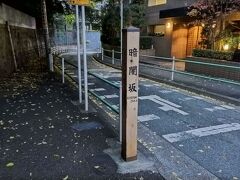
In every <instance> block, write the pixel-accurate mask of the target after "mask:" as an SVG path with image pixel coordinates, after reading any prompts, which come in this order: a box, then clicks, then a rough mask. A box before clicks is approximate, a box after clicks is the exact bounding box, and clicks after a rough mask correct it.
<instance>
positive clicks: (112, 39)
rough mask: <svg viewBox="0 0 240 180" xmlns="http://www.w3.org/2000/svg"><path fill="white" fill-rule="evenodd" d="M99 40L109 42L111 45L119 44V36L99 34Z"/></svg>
mask: <svg viewBox="0 0 240 180" xmlns="http://www.w3.org/2000/svg"><path fill="white" fill-rule="evenodd" d="M101 41H102V43H104V44H109V45H112V46H120V43H121V42H120V38H119V37H111V36H105V35H102V36H101Z"/></svg>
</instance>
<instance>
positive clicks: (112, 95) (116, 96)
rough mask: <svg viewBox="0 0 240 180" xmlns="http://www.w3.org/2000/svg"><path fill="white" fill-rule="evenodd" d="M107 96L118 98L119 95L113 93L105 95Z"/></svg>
mask: <svg viewBox="0 0 240 180" xmlns="http://www.w3.org/2000/svg"><path fill="white" fill-rule="evenodd" d="M104 96H105V97H106V98H108V99H111V98H118V97H119V96H118V95H117V94H111V95H104Z"/></svg>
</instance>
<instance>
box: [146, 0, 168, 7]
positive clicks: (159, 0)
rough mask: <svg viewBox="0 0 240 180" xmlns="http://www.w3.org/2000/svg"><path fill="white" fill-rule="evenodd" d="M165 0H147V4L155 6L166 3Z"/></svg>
mask: <svg viewBox="0 0 240 180" xmlns="http://www.w3.org/2000/svg"><path fill="white" fill-rule="evenodd" d="M166 3H167V0H148V6H157V5H162V4H166Z"/></svg>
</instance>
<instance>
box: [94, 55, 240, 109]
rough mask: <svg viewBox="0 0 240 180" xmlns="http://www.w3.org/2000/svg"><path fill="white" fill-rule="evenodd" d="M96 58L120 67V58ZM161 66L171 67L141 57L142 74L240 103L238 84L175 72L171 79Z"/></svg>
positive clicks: (161, 62)
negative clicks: (172, 79) (113, 59)
mask: <svg viewBox="0 0 240 180" xmlns="http://www.w3.org/2000/svg"><path fill="white" fill-rule="evenodd" d="M94 57H95V59H96V60H98V61H99V62H101V63H105V64H107V65H110V66H112V67H115V68H119V67H120V60H119V59H115V61H114V65H113V64H112V58H111V57H107V56H104V61H102V60H101V56H98V57H97V56H94ZM177 66H178V70H181V69H182V68H183V66H184V65H182V64H177ZM159 67H160V68H161V67H164V68H169V69H171V68H170V65H169V63H167V62H166V61H161V60H154V59H151V60H149V58H147V59H146V58H145V57H144V58H141V59H140V69H139V70H140V76H142V77H146V78H149V79H152V80H156V81H159V82H162V83H167V84H170V85H173V86H175V87H178V88H182V89H185V90H189V91H193V92H195V93H199V94H202V95H205V96H210V97H212V98H215V99H219V100H221V101H225V102H228V103H232V104H235V105H240V88H239V86H238V85H233V84H227V83H224V82H220V81H214V80H207V79H203V78H199V77H193V76H189V75H184V74H179V73H174V81H171V75H172V73H171V72H168V71H164V70H160V69H159Z"/></svg>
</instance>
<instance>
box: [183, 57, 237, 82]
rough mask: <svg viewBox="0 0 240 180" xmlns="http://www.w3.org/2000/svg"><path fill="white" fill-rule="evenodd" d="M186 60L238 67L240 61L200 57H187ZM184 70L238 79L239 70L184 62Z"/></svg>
mask: <svg viewBox="0 0 240 180" xmlns="http://www.w3.org/2000/svg"><path fill="white" fill-rule="evenodd" d="M187 60H193V61H198V62H205V63H213V64H221V65H228V66H235V67H240V63H237V62H229V61H224V60H215V59H208V58H200V57H188V58H187ZM185 71H187V72H192V73H197V74H203V75H206V76H213V77H218V78H226V79H231V80H235V81H240V70H239V69H230V68H226V67H216V66H210V65H203V64H195V63H189V62H186V64H185Z"/></svg>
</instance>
